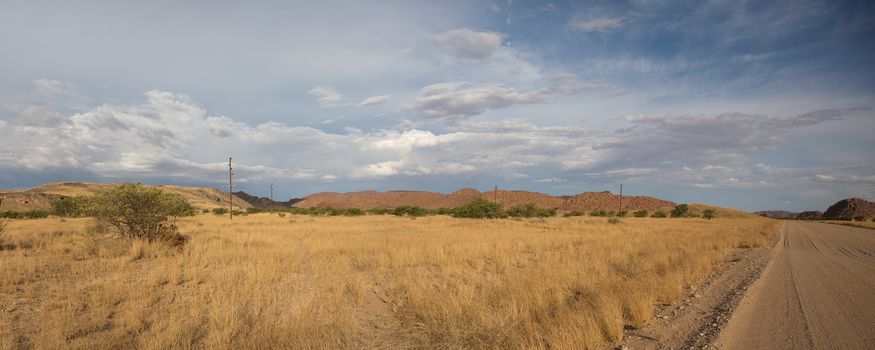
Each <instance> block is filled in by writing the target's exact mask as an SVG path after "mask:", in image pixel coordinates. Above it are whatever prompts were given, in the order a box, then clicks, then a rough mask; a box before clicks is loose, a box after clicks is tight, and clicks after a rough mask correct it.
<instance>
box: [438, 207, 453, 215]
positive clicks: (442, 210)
mask: <svg viewBox="0 0 875 350" xmlns="http://www.w3.org/2000/svg"><path fill="white" fill-rule="evenodd" d="M437 215H453V209H451V208H438V210H437Z"/></svg>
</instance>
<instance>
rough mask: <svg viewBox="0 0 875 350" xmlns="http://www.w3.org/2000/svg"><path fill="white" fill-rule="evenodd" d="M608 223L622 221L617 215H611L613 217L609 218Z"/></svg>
mask: <svg viewBox="0 0 875 350" xmlns="http://www.w3.org/2000/svg"><path fill="white" fill-rule="evenodd" d="M608 223H609V224H619V223H620V218H617V217H611V218H608Z"/></svg>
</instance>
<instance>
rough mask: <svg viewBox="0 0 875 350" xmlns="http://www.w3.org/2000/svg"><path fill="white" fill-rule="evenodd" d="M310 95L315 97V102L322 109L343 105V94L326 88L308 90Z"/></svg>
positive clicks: (318, 87)
mask: <svg viewBox="0 0 875 350" xmlns="http://www.w3.org/2000/svg"><path fill="white" fill-rule="evenodd" d="M310 95H313V96H316V102H319V105H320V106H323V107H334V106H338V105H340V104H341V103H343V94H341V93H340V92H339V91H337V90H335V89H333V88H330V87H326V86H316V87H314V88H313V89H311V90H310Z"/></svg>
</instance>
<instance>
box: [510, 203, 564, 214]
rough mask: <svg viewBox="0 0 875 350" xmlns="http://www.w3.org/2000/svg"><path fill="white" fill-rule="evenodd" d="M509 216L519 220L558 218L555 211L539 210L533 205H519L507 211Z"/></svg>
mask: <svg viewBox="0 0 875 350" xmlns="http://www.w3.org/2000/svg"><path fill="white" fill-rule="evenodd" d="M507 215H508V216H511V217H517V218H546V217H551V216H556V210H555V209H544V208H538V207H537V206H536V205H534V204H532V203H528V204H523V205H519V206H516V207H513V208H511V209H510V210H508V211H507Z"/></svg>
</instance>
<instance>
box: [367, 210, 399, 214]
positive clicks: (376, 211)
mask: <svg viewBox="0 0 875 350" xmlns="http://www.w3.org/2000/svg"><path fill="white" fill-rule="evenodd" d="M367 212H368V214H372V215H389V214H392V213H393V209H389V208H372V209H368V210H367Z"/></svg>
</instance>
